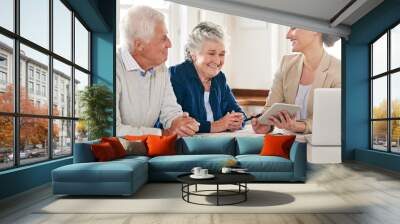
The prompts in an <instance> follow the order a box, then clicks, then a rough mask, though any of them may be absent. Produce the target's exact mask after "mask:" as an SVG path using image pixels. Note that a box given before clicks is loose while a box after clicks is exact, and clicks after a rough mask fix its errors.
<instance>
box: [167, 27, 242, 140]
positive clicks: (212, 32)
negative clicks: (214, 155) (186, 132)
mask: <svg viewBox="0 0 400 224" xmlns="http://www.w3.org/2000/svg"><path fill="white" fill-rule="evenodd" d="M224 42H225V37H224V33H223V31H222V29H221V27H220V26H218V25H216V24H213V23H210V22H202V23H199V24H198V25H197V26H196V27H195V28H194V29H193V31H192V33H191V34H190V35H189V38H188V43H187V44H186V49H185V52H186V60H185V61H184V62H183V63H181V64H179V65H176V66H172V67H171V68H170V73H171V83H172V87H173V89H174V92H175V95H176V98H177V101H178V103H179V104H180V105H181V106H182V109H183V110H184V111H187V112H188V113H189V115H190V116H191V117H193V118H194V119H196V120H197V121H198V122H199V123H200V127H199V132H203V133H207V132H223V131H235V130H239V129H241V128H242V125H243V124H244V122H243V118H244V117H245V115H244V113H243V111H242V109H241V108H240V106H239V105H238V103H237V102H236V100H235V97H234V96H233V94H232V92H231V90H230V88H229V86H228V84H227V82H226V78H225V75H224V73H222V72H221V69H222V66H223V65H224V60H225V43H224Z"/></svg>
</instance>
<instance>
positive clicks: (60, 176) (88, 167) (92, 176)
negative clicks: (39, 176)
mask: <svg viewBox="0 0 400 224" xmlns="http://www.w3.org/2000/svg"><path fill="white" fill-rule="evenodd" d="M146 166H147V163H146V162H145V161H142V160H139V159H130V160H129V161H128V160H126V159H125V160H114V161H109V162H96V163H74V164H70V165H66V166H62V167H59V168H57V169H55V170H53V172H52V173H53V181H57V182H130V181H132V176H133V173H134V172H143V175H146V176H147V169H146V168H144V167H146ZM144 171H146V173H144Z"/></svg>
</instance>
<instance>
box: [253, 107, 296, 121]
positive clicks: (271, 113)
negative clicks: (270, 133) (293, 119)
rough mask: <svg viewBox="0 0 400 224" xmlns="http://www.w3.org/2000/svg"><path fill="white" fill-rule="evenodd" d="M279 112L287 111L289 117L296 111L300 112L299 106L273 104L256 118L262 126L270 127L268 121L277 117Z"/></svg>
mask: <svg viewBox="0 0 400 224" xmlns="http://www.w3.org/2000/svg"><path fill="white" fill-rule="evenodd" d="M281 111H287V112H288V113H289V114H290V115H292V116H294V115H295V114H296V113H297V112H298V111H300V106H298V105H294V104H286V103H274V104H273V105H272V106H271V107H270V108H269V109H268V110H266V111H264V113H263V114H261V115H260V116H259V117H258V122H259V123H260V124H264V125H271V122H270V120H269V119H270V118H271V117H277V116H278V114H279V112H281Z"/></svg>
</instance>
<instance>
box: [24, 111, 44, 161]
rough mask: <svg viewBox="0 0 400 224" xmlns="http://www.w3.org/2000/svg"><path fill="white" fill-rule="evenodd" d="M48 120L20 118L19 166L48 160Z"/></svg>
mask: <svg viewBox="0 0 400 224" xmlns="http://www.w3.org/2000/svg"><path fill="white" fill-rule="evenodd" d="M48 124H49V120H48V119H44V118H30V117H22V118H21V119H20V132H21V133H20V152H19V156H20V159H21V164H27V163H34V162H38V161H41V160H46V159H48V158H49V150H48V149H49V147H48V143H49V142H48V131H49V128H48V127H49V125H48Z"/></svg>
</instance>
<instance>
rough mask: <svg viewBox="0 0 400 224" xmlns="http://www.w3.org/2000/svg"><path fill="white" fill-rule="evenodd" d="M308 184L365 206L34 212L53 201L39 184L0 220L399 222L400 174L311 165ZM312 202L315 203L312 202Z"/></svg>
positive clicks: (0, 208)
mask: <svg viewBox="0 0 400 224" xmlns="http://www.w3.org/2000/svg"><path fill="white" fill-rule="evenodd" d="M308 182H311V183H317V184H319V185H321V186H323V187H325V188H326V189H328V190H329V191H331V192H334V193H335V194H337V195H338V196H340V197H341V198H343V199H344V200H345V201H349V203H350V202H352V201H357V202H360V201H362V202H364V203H366V204H367V206H366V207H365V208H363V209H362V212H361V213H356V214H312V213H311V214H151V215H149V214H35V213H33V211H35V210H36V209H37V208H38V207H40V206H43V205H45V204H46V203H49V202H51V201H53V200H54V196H52V194H51V190H50V186H49V185H47V186H42V187H39V188H37V189H34V190H32V191H30V192H26V193H23V194H20V195H18V196H15V197H13V198H9V199H6V200H3V201H1V202H0V223H7V224H11V223H29V224H38V223H41V224H49V223H74V224H75V223H85V224H89V223H105V224H114V223H115V224H128V223H132V224H133V223H137V224H148V223H152V224H156V223H162V224H166V223H171V224H179V223H185V224H186V223H188V224H190V223H193V224H195V223H199V224H207V223H211V224H219V223H228V224H237V223H246V224H252V223H269V224H273V223H304V224H312V223H341V224H342V223H362V224H364V223H379V224H391V223H393V224H399V223H400V174H399V173H392V172H388V171H385V170H382V169H377V168H373V167H369V166H366V165H363V164H359V163H345V164H339V165H312V166H310V167H309V172H308ZM315 203H318V201H316V202H315Z"/></svg>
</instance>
